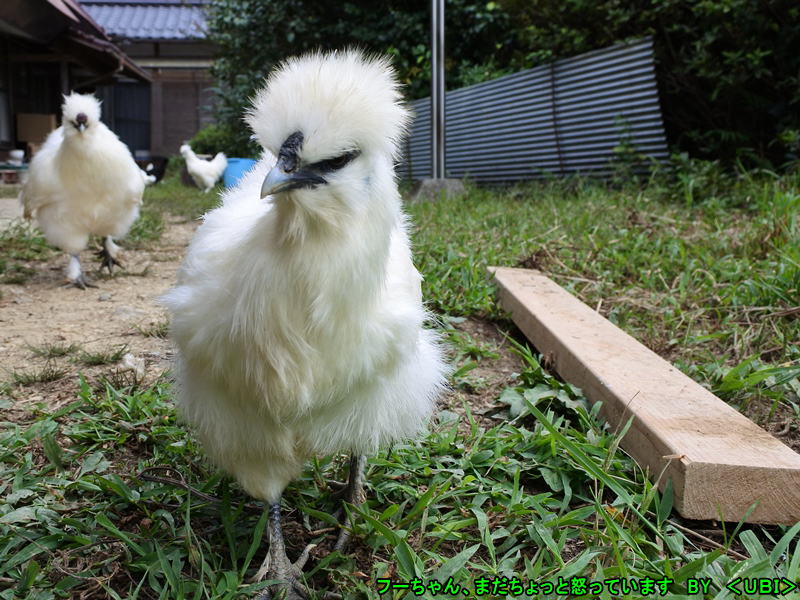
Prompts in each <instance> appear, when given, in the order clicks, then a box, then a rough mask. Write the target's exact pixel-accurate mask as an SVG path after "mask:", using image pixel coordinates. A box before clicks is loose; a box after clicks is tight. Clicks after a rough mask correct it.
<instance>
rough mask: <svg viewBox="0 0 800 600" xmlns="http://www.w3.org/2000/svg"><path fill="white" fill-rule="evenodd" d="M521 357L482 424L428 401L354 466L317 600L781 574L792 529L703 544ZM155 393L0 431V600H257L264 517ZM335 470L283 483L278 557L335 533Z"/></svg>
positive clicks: (115, 394) (677, 585)
mask: <svg viewBox="0 0 800 600" xmlns="http://www.w3.org/2000/svg"><path fill="white" fill-rule="evenodd" d="M524 357H525V361H526V367H525V369H524V370H523V371H522V372H521V373H520V375H519V378H518V385H517V386H515V387H513V388H510V389H508V390H507V391H506V392H505V393H504V394H503V396H502V398H501V402H502V403H503V404H504V405H507V411H506V412H504V413H503V414H500V415H498V419H497V423H496V424H495V425H493V426H481V425H479V423H478V422H477V421H476V420H475V419H474V418H473V417H472V416H471V413H470V411H469V409H468V407H465V409H466V410H465V414H464V415H463V416H458V415H456V414H454V413H451V412H444V413H442V414H440V415H439V417H438V421H437V422H436V423H435V424H433V425H432V427H431V431H430V433H429V434H428V435H427V436H425V437H424V438H423V439H421V440H420V441H418V442H413V443H409V444H402V445H398V446H396V447H394V448H392V449H390V450H388V451H384V452H382V453H380V454H379V455H378V456H375V457H372V458H371V459H370V462H369V465H368V471H367V481H368V486H369V487H368V501H367V504H365V505H364V506H362V507H360V508H358V509H357V513H358V514H357V518H356V525H355V530H354V533H355V537H354V540H355V541H354V543H353V546H352V547H351V551H352V552H351V553H348V554H345V555H341V554H338V553H334V554H331V555H328V556H326V557H324V558H321V559H318V560H316V561H313V562H312V568H311V569H310V570H309V571H308V577H309V582H310V584H311V585H312V587H313V588H314V589H315V590H316V592H317V594H315V595H314V596H313V597H315V598H322V594H323V592H324V591H326V590H328V591H337V592H338V593H340V594H342V595H343V597H344V598H363V597H376V588H377V587H378V586H379V584H378V580H379V579H386V578H391V579H392V580H393V581H395V582H397V583H399V582H402V581H410V580H412V579H414V578H419V579H420V580H421V581H425V582H428V581H430V580H434V579H435V580H441V581H445V580H446V579H447V578H448V577H449V576H451V575H452V576H453V578H454V581H455V582H457V583H458V584H459V585H461V586H464V587H466V588H468V589H471V590H475V589H477V588H478V587H479V586H481V585H483V582H484V581H485V580H486V579H487V578H488V579H493V578H495V577H506V578H508V581H509V582H511V578H513V577H517V578H519V579H520V580H522V581H538V582H542V581H545V580H553V581H558V578H559V577H562V578H564V579H568V578H570V577H574V576H582V577H587V578H588V579H589V580H590V581H598V580H602V579H608V578H620V577H622V578H644V577H649V578H652V579H655V580H661V579H663V578H665V577H666V578H669V579H671V580H672V581H673V583H672V584H670V586H669V590H670V593H669V594H668V595H667V596H666V597H668V598H683V597H685V595H686V593H687V580H688V579H689V578H698V577H705V578H709V579H710V580H711V584H710V586H711V587H710V592H709V593H708V594H707V595H705V596H704V597H707V598H712V597H714V596H716V595H717V594H720V593H721V592H722V591H723V589H724V585H725V584H726V583H727V582H728V581H729V580H731V579H733V578H734V577H735V576H740V577H741V576H752V577H756V576H759V577H770V578H775V577H787V578H788V579H790V580H796V579H797V577H798V575H800V573H799V572H798V570H799V569H800V559H798V558H797V557H798V556H800V554H798V544H800V526H796V527H793V528H788V527H771V528H767V527H751V526H746V527H737V526H735V525H734V524H731V525H729V526H727V527H726V528H725V529H724V535H720V536H719V537H718V544H717V545H718V548H716V549H712V550H710V549H709V548H708V547H707V546H706V545H705V543H702V542H700V541H699V538H696V536H694V535H692V534H690V533H687V532H686V531H685V530H684V529H683V528H682V527H681V526H680V523H678V522H676V521H675V520H674V518H673V517H671V509H672V497H671V493H669V492H668V493H666V494H660V493H659V492H658V491H656V489H655V488H654V487H653V485H652V483H651V480H649V479H648V478H646V477H645V474H644V473H642V472H641V471H640V470H639V469H638V468H637V467H636V466H635V464H634V463H633V462H632V461H631V460H630V459H629V458H628V457H627V456H625V455H624V454H623V453H622V452H621V451H620V450H619V449H618V441H619V435H613V434H612V433H609V432H608V431H607V430H606V429H605V428H604V427H603V424H602V423H601V422H600V421H599V420H598V419H597V417H596V412H597V410H596V407H595V408H590V407H589V405H588V403H587V402H586V400H585V399H584V398H583V396H582V395H581V394H580V392H579V390H577V389H575V388H573V387H572V386H570V385H568V384H564V383H561V382H559V381H558V380H556V379H555V378H553V377H552V376H551V375H549V374H547V373H546V372H545V371H544V370H543V369H542V368H541V366H540V365H539V363H538V362H537V360H536V359H535V357H534V356H533V355H531V354H530V353H525V354H524ZM170 397H171V390H170V389H169V387H168V385H167V384H165V383H157V384H156V385H154V386H153V387H151V388H148V389H145V390H140V391H137V392H133V393H129V392H126V391H124V390H122V391H119V390H115V389H113V388H112V387H108V386H107V387H105V388H104V389H102V390H100V391H96V390H93V389H92V388H91V387H90V386H89V385H88V384H87V383H86V382H82V383H81V384H80V391H79V394H78V397H77V398H76V400H75V401H74V402H73V403H71V404H69V405H67V406H65V407H63V408H61V409H59V410H58V411H56V412H54V413H52V412H48V411H44V410H43V411H41V412H39V413H38V414H37V415H36V416H35V417H34V418H32V419H31V420H30V421H29V422H27V423H24V424H15V423H7V424H4V426H3V428H2V432H1V433H0V456H2V461H0V481H2V482H4V483H3V484H2V494H3V498H4V501H3V503H2V504H0V582H4V583H2V584H0V598H4V599H5V598H9V599H10V598H25V597H31V598H33V597H36V598H40V597H41V598H55V597H80V596H81V594H87V595H89V594H95V595H98V596H102V597H111V598H194V597H198V598H203V597H207V598H234V597H238V596H237V594H251V593H254V592H255V590H256V588H257V587H258V586H256V585H251V584H249V583H248V578H249V577H251V576H252V575H253V573H254V572H255V570H256V568H257V566H258V564H259V563H260V561H261V559H262V558H263V554H264V552H265V544H263V543H262V540H261V537H262V532H263V529H264V525H265V518H264V513H263V511H262V510H261V508H260V506H259V505H258V504H256V503H254V502H253V501H252V499H250V498H249V497H247V495H246V494H244V493H243V492H242V491H241V490H240V489H239V488H238V486H237V485H236V484H234V483H232V482H231V481H229V480H228V479H227V478H225V477H223V476H222V475H221V474H220V473H219V472H218V471H217V470H216V469H214V468H213V467H211V466H210V465H209V464H208V463H207V462H206V461H205V459H204V458H203V455H202V451H201V450H200V448H199V447H198V445H197V443H196V442H195V440H194V439H193V438H192V436H191V435H190V434H188V433H187V431H186V429H185V428H184V427H183V426H182V425H180V424H178V423H177V422H176V419H175V411H174V407H173V406H172V404H171V402H170ZM341 463H342V461H341V460H339V459H338V458H335V459H331V458H330V457H325V458H320V459H318V460H317V461H314V462H312V463H311V464H310V465H309V466H308V468H307V469H306V471H305V473H304V474H303V476H302V477H301V478H300V479H299V480H298V481H296V482H294V483H293V484H292V485H291V486H290V487H289V489H288V490H287V492H286V494H285V504H286V506H287V507H291V509H292V511H287V512H289V515H290V516H289V517H288V518H287V521H286V523H287V524H286V526H287V528H291V529H290V530H291V531H292V534H291V536H290V537H289V538H288V540H289V541H288V543H289V547H290V552H294V553H296V552H298V551H299V550H300V548H301V547H302V546H303V545H304V544H305V543H307V542H316V543H320V544H322V545H323V546H324V545H328V547H329V546H330V544H331V543H332V538H333V536H334V535H335V532H330V531H323V532H321V533H320V532H319V530H324V529H325V528H326V527H330V526H331V525H332V522H331V517H329V516H327V513H328V512H330V511H332V510H333V509H334V508H335V506H336V501H335V500H334V498H333V496H332V493H331V489H330V487H328V486H327V485H326V484H325V481H326V480H327V479H330V478H337V479H338V478H340V475H339V473H338V472H337V467H339V466H341ZM154 465H166V466H168V467H169V471H167V472H164V471H158V472H151V474H156V475H160V476H162V477H168V478H171V479H173V480H176V481H179V482H185V485H188V486H191V487H193V488H196V489H198V490H199V491H201V492H203V493H205V494H207V495H211V496H213V497H214V498H216V499H217V501H216V502H210V501H208V500H206V499H202V498H198V497H192V496H190V494H189V493H188V492H187V490H186V488H185V487H183V485H182V484H180V483H178V484H171V483H169V482H158V481H155V482H154V481H149V480H147V479H146V477H142V476H139V473H141V472H142V470H144V469H146V468H148V467H151V466H154ZM729 551H730V552H729ZM742 557H743V558H742ZM381 585H384V584H381ZM3 586H5V589H2V587H3ZM389 596H390V597H392V598H395V597H397V598H400V597H406V594H404V593H402V592H396V593H392V594H389ZM242 597H245V596H242ZM491 597H497V595H491ZM558 597H564V596H563V595H558ZM598 597H601V598H612V597H618V596H616V595H612V594H610V593H603V594H600V595H599V596H598ZM633 597H635V596H633ZM717 597H726V596H724V595H720V596H717Z"/></svg>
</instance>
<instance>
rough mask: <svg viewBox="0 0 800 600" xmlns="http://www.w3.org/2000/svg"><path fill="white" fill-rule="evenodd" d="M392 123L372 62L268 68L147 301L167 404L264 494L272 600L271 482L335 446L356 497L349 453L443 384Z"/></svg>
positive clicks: (374, 444) (399, 117)
mask: <svg viewBox="0 0 800 600" xmlns="http://www.w3.org/2000/svg"><path fill="white" fill-rule="evenodd" d="M407 120H408V114H407V112H406V110H405V109H404V108H403V107H402V106H401V104H400V94H399V92H398V86H397V83H396V81H395V78H394V74H393V72H392V70H391V68H390V67H389V65H388V61H385V60H383V59H377V58H367V57H364V56H362V55H361V54H360V53H358V52H355V51H348V52H341V53H332V54H312V55H308V56H304V57H302V58H296V59H292V60H289V61H288V62H286V63H285V64H283V65H282V66H281V67H280V68H279V69H278V70H277V71H275V72H274V73H273V74H272V76H271V77H270V78H269V80H268V82H267V86H266V88H265V89H264V90H263V91H262V92H261V93H260V94H259V95H258V96H257V98H256V99H255V101H254V106H253V109H252V110H251V112H250V114H249V118H248V121H249V123H250V125H251V127H252V128H253V130H254V131H255V133H256V135H257V138H258V140H259V141H260V143H261V144H262V146H263V147H264V148H265V149H266V150H267V151H266V152H265V153H264V155H263V157H262V159H261V161H260V162H259V163H258V165H257V166H256V167H255V168H254V170H253V171H251V172H250V173H249V174H248V175H247V176H246V177H245V178H244V180H243V181H242V182H241V183H240V184H239V186H238V187H236V188H235V189H233V190H231V191H229V192H227V193H226V194H225V195H224V197H223V205H222V206H221V207H220V208H217V209H216V210H213V211H211V212H210V213H208V214H207V215H206V217H205V222H204V223H203V225H202V226H201V227H200V228H199V230H198V232H197V234H196V236H195V238H194V240H193V241H192V244H191V246H190V248H189V253H188V256H187V258H186V261H185V263H184V265H183V268H182V270H181V272H180V275H179V280H178V285H177V287H175V288H174V289H173V290H171V291H170V292H169V293H168V295H167V296H166V297H165V304H166V305H167V306H168V308H169V310H170V311H171V313H172V329H171V331H172V336H173V339H174V340H175V342H176V344H177V346H178V348H179V353H178V365H177V368H176V373H177V378H178V383H179V390H180V391H179V407H180V411H181V413H182V415H183V417H184V418H185V419H187V420H188V421H189V422H190V423H191V424H193V425H194V427H195V428H196V430H197V433H198V435H199V437H200V439H201V441H202V443H203V444H204V446H205V449H206V451H207V452H208V454H209V455H210V456H211V458H212V459H213V460H214V461H215V462H216V463H217V464H218V465H219V466H221V467H223V468H224V469H225V470H227V471H228V472H230V473H231V474H233V475H234V476H235V477H236V478H237V479H238V481H239V483H240V484H241V485H242V486H243V487H244V489H245V490H246V491H247V492H249V493H250V494H252V495H253V496H255V497H257V498H260V499H263V500H265V501H266V502H267V503H268V504H269V505H270V525H269V535H270V548H269V553H268V555H267V559H266V561H265V566H267V565H268V574H267V576H268V577H269V578H270V579H280V580H284V581H288V582H291V585H290V586H289V588H288V590H287V591H288V593H289V596H290V597H296V596H297V595H302V593H303V591H302V586H301V585H300V584H299V582H298V581H297V579H296V578H297V577H298V576H299V571H298V569H297V565H295V566H293V565H291V564H290V563H289V561H288V559H287V557H286V553H285V549H284V545H283V537H282V534H281V525H280V498H281V494H282V492H283V490H284V488H285V487H286V485H287V484H288V483H289V482H290V481H291V480H292V479H293V478H295V477H297V476H298V475H299V474H300V472H301V470H302V468H303V463H304V462H305V461H306V460H307V459H308V458H309V457H311V456H313V455H315V454H329V453H334V452H340V451H350V452H352V453H353V459H352V460H351V470H350V482H349V486H348V489H347V491H348V494H347V499H348V500H349V501H351V502H358V501H359V499H360V497H361V495H362V494H363V492H362V490H361V480H362V478H363V467H364V458H363V456H362V455H363V454H366V453H372V452H374V451H375V450H376V449H377V448H378V447H379V446H381V445H383V444H387V443H389V442H391V441H393V440H397V439H401V438H406V437H409V436H412V435H414V434H415V433H417V432H418V431H419V430H420V428H421V427H422V426H423V424H424V423H425V421H426V419H427V417H428V416H429V414H430V413H431V410H432V408H433V404H434V400H435V398H436V396H437V395H438V394H439V392H440V391H441V389H442V387H443V385H444V380H445V371H446V368H445V364H444V362H443V360H442V352H441V349H440V347H439V346H438V344H437V340H436V336H435V334H434V333H433V332H432V331H430V330H427V329H424V328H423V321H424V319H425V317H426V312H425V310H424V308H423V305H422V296H421V292H420V279H421V278H420V275H419V273H418V272H417V270H416V269H415V268H414V265H413V264H412V262H411V251H410V248H409V240H408V235H407V232H406V228H407V225H406V216H405V215H404V213H403V211H402V208H401V203H400V195H399V193H398V190H397V185H396V182H395V177H394V166H393V165H394V158H395V156H396V154H397V150H398V144H399V141H400V138H401V136H402V135H403V132H404V128H405V125H406V123H407ZM274 155H277V163H276V159H275V156H274ZM268 171H269V173H267V172H268ZM265 176H266V177H265ZM264 197H266V199H263V200H262V198H264ZM346 531H347V528H344V529H343V530H342V535H340V538H339V540H338V542H337V547H338V548H341V547H342V546H343V545H344V542H345V541H346V539H347V533H346ZM306 555H307V553H304V556H306ZM302 558H303V557H301V559H302ZM298 562H301V561H298Z"/></svg>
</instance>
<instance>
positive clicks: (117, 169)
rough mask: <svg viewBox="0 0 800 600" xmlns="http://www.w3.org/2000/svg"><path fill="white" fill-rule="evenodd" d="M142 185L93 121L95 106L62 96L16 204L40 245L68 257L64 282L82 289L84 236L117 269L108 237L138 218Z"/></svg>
mask: <svg viewBox="0 0 800 600" xmlns="http://www.w3.org/2000/svg"><path fill="white" fill-rule="evenodd" d="M144 186H145V184H144V180H143V178H142V172H141V170H140V169H139V167H138V166H137V165H136V163H135V162H134V160H133V157H132V156H131V153H130V151H129V150H128V147H127V146H126V145H125V144H123V143H122V142H121V141H120V140H119V138H118V137H117V136H116V135H115V134H114V133H113V132H112V131H111V130H110V129H109V128H108V127H106V126H105V124H103V123H102V122H101V121H100V101H99V100H97V98H95V97H94V96H92V95H91V94H76V93H72V94H70V95H69V96H64V104H63V106H62V124H61V127H59V128H58V129H56V130H54V131H53V132H52V133H50V135H49V136H48V137H47V139H46V140H45V142H44V144H43V145H42V148H41V150H39V152H38V153H37V154H36V156H34V157H33V160H32V161H31V164H30V168H29V175H28V181H27V182H26V183H25V185H24V186H23V187H22V192H21V193H20V202H21V203H22V207H23V211H24V215H25V218H28V219H30V218H36V221H37V222H38V224H39V227H41V229H42V231H43V232H44V235H45V237H46V238H47V241H48V242H50V243H51V244H53V245H54V246H58V247H59V248H61V249H62V250H64V251H65V252H67V253H68V254H69V255H70V260H69V264H68V266H67V279H68V280H69V281H70V282H71V283H72V284H74V285H75V286H77V287H80V288H83V289H85V288H86V286H87V285H90V284H88V282H87V281H86V278H85V277H84V275H83V272H82V270H81V264H80V260H79V259H78V255H79V253H80V252H81V250H83V249H85V248H86V245H87V244H88V242H89V235H91V234H94V235H99V236H103V238H104V240H103V249H102V250H101V251H100V253H99V254H100V256H101V257H102V259H103V266H105V267H107V268H108V270H109V272H111V271H112V270H113V266H114V265H119V264H120V263H119V261H118V260H117V255H118V252H119V247H118V246H117V245H116V244H115V243H114V240H113V238H115V237H116V238H118V237H121V236H124V235H125V234H126V233H127V232H128V230H129V229H130V227H131V225H132V224H133V222H134V221H135V220H136V218H137V217H138V216H139V206H140V205H141V203H142V193H143V192H144Z"/></svg>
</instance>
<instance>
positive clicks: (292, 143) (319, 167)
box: [261, 131, 361, 198]
mask: <svg viewBox="0 0 800 600" xmlns="http://www.w3.org/2000/svg"><path fill="white" fill-rule="evenodd" d="M304 139H305V137H304V135H303V132H302V131H295V132H294V133H292V134H291V135H289V136H288V137H287V138H286V140H285V141H284V142H283V144H282V145H281V148H280V150H279V151H278V162H277V163H276V164H275V166H274V167H273V168H272V169H271V170H270V172H269V173H268V174H267V177H266V178H265V179H264V183H263V184H262V186H261V197H262V198H264V197H265V196H269V195H272V194H280V193H283V192H289V191H292V190H300V189H313V188H317V187H319V186H323V185H327V184H328V183H330V182H331V179H333V178H336V176H337V175H339V174H340V172H341V171H342V170H343V169H345V168H346V167H347V166H348V165H349V164H350V163H352V162H353V161H354V160H355V159H356V158H358V156H359V155H360V154H361V151H360V150H358V149H357V148H351V149H345V150H334V151H333V152H332V153H330V154H331V155H330V156H328V157H326V158H322V159H320V160H314V161H307V160H304V159H303V154H302V150H303V141H304Z"/></svg>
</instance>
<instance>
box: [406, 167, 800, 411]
mask: <svg viewBox="0 0 800 600" xmlns="http://www.w3.org/2000/svg"><path fill="white" fill-rule="evenodd" d="M713 173H714V172H713V171H712V174H713ZM690 175H692V174H691V173H690V174H689V175H686V174H685V173H683V174H681V177H680V178H679V179H678V181H677V183H665V182H664V181H661V180H654V181H651V182H649V183H648V184H645V185H628V186H622V187H612V186H609V185H606V184H603V183H596V182H590V181H582V180H575V181H572V182H566V183H563V182H551V183H544V184H541V185H532V186H525V187H519V188H512V189H508V190H499V191H498V190H485V189H472V190H470V192H469V194H468V195H467V196H466V197H463V198H456V199H443V200H440V201H437V202H432V203H423V204H415V205H412V206H410V207H409V210H410V212H411V215H412V221H413V222H414V223H415V224H416V227H415V231H414V242H415V256H416V261H417V264H418V267H419V268H420V270H421V271H422V273H423V275H424V278H425V279H424V283H423V295H424V296H425V298H426V299H427V300H428V302H429V303H430V304H431V305H432V307H433V308H435V309H436V310H437V311H439V312H443V313H447V314H453V315H462V316H464V315H479V316H483V317H487V318H491V319H498V318H501V311H500V309H499V308H498V306H497V305H496V303H495V296H494V288H493V286H492V284H491V282H490V280H489V278H488V277H487V274H486V267H487V266H488V265H501V266H529V267H536V268H539V269H541V270H543V271H544V272H545V273H546V274H547V275H549V276H550V277H552V278H553V279H554V280H555V281H556V282H558V283H559V284H561V285H562V286H563V287H565V288H566V289H568V290H569V291H571V292H572V293H574V294H575V295H577V296H578V297H579V298H580V299H581V300H583V301H584V302H586V303H587V304H589V305H590V306H592V307H599V308H600V312H601V313H602V314H604V315H605V316H607V317H608V318H609V319H610V320H611V321H612V322H614V323H616V324H617V325H619V326H620V327H622V328H623V329H624V330H626V331H627V332H629V333H631V334H632V335H634V336H635V337H637V338H638V339H639V340H640V341H642V342H643V343H645V344H646V345H647V346H648V347H650V348H652V349H653V350H655V351H656V352H658V353H659V354H661V355H663V356H665V357H666V358H668V359H670V360H672V361H673V362H675V363H676V364H677V365H678V366H679V367H680V368H681V369H683V370H684V371H686V372H687V373H689V374H690V375H692V376H693V377H695V378H696V379H698V380H699V381H701V382H703V383H705V384H708V385H709V386H711V387H713V388H715V389H716V390H717V391H718V392H719V393H721V394H723V395H724V396H726V397H728V398H733V399H738V400H740V399H741V396H742V394H740V393H738V392H752V391H753V390H754V389H763V388H764V386H763V385H759V386H742V387H736V386H731V385H727V384H725V383H724V379H725V377H726V376H727V377H730V375H729V373H730V370H731V369H732V368H733V367H735V366H738V365H743V364H744V363H745V362H746V363H747V364H748V365H749V366H748V367H746V368H745V371H746V372H749V371H751V370H754V369H755V370H759V369H763V368H772V367H776V366H778V365H783V366H784V367H785V368H788V369H796V367H797V365H798V364H799V361H800V345H798V343H797V340H799V339H800V319H797V315H796V314H794V313H789V314H784V313H786V312H787V311H790V309H792V308H795V307H797V306H798V298H800V243H798V240H800V224H798V214H800V180H798V179H797V177H791V176H787V177H785V178H783V179H777V180H776V179H775V178H774V177H769V176H763V177H754V176H750V175H743V176H738V177H737V176H735V175H729V176H727V179H726V178H725V177H723V176H722V175H718V174H713V177H712V175H711V174H708V173H705V174H704V175H703V176H702V177H701V176H700V175H694V176H690ZM790 372H791V371H790ZM776 374H777V373H776ZM734 375H735V373H734ZM751 381H752V380H751ZM778 387H781V385H779V386H778ZM782 389H784V390H787V393H788V392H789V391H790V390H788V389H787V388H786V386H782ZM773 391H774V390H773ZM796 397H797V396H796V393H792V396H791V398H792V399H793V401H796Z"/></svg>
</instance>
